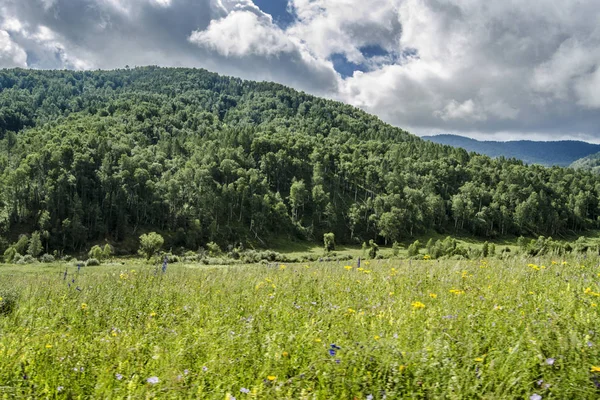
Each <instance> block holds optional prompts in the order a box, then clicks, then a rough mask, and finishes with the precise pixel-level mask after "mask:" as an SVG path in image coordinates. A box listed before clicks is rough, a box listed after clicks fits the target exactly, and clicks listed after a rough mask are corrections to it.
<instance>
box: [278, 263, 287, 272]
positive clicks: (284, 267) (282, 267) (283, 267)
mask: <svg viewBox="0 0 600 400" xmlns="http://www.w3.org/2000/svg"><path fill="white" fill-rule="evenodd" d="M286 268H287V267H286V266H285V265H283V264H281V265H280V266H279V269H280V270H282V271H283V270H284V269H286Z"/></svg>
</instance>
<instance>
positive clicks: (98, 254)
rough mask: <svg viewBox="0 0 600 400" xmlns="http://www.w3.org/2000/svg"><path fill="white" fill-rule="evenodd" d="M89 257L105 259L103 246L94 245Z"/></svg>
mask: <svg viewBox="0 0 600 400" xmlns="http://www.w3.org/2000/svg"><path fill="white" fill-rule="evenodd" d="M88 257H90V258H95V259H96V260H103V259H104V251H102V247H100V246H98V245H95V246H94V247H92V248H91V249H90V251H89V253H88Z"/></svg>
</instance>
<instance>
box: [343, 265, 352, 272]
mask: <svg viewBox="0 0 600 400" xmlns="http://www.w3.org/2000/svg"><path fill="white" fill-rule="evenodd" d="M344 268H345V269H346V271H350V270H351V269H352V266H351V265H346V266H345V267H344Z"/></svg>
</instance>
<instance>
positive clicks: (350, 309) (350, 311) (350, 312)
mask: <svg viewBox="0 0 600 400" xmlns="http://www.w3.org/2000/svg"><path fill="white" fill-rule="evenodd" d="M355 312H356V310H354V309H352V308H349V309H348V311H346V313H348V314H354V313H355Z"/></svg>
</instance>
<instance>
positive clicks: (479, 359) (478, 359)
mask: <svg viewBox="0 0 600 400" xmlns="http://www.w3.org/2000/svg"><path fill="white" fill-rule="evenodd" d="M475 362H483V357H477V358H476V359H475Z"/></svg>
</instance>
